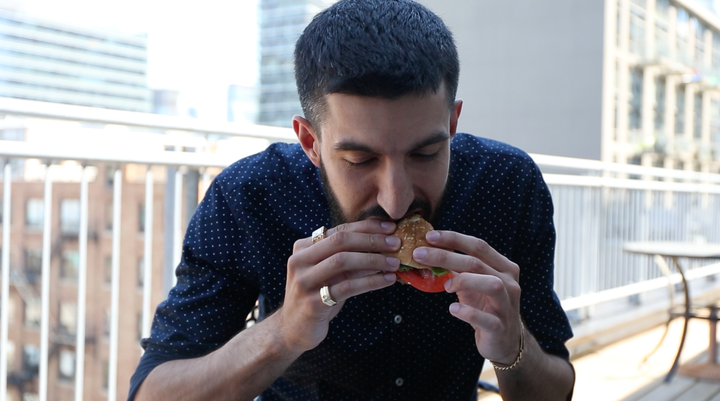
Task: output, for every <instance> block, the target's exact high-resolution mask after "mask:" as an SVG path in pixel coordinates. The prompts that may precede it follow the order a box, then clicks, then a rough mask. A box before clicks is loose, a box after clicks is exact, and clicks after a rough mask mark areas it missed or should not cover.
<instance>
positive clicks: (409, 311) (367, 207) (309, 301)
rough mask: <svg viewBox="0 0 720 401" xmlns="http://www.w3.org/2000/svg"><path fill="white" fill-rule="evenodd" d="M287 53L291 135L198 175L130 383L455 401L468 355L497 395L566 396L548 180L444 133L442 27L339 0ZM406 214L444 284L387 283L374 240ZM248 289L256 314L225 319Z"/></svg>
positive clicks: (452, 76) (522, 161)
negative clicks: (177, 254) (207, 180)
mask: <svg viewBox="0 0 720 401" xmlns="http://www.w3.org/2000/svg"><path fill="white" fill-rule="evenodd" d="M295 66H296V79H297V83H298V90H299V94H300V99H301V103H302V105H303V110H304V114H305V118H303V117H299V116H296V117H294V118H293V127H294V130H295V132H296V133H297V136H298V140H299V144H296V145H287V144H276V145H273V146H271V147H270V148H269V149H268V150H266V151H265V152H263V153H260V154H258V155H255V156H251V157H249V158H246V159H243V160H240V161H239V162H237V163H235V164H234V165H233V166H231V167H229V168H228V169H226V170H225V171H224V172H223V173H222V174H220V175H219V176H218V177H217V179H216V180H215V181H214V183H213V185H212V186H211V188H210V189H209V191H208V193H207V195H206V197H205V199H204V200H203V202H202V203H201V204H200V206H199V207H198V210H197V212H196V213H195V215H194V216H193V218H192V221H191V223H190V226H189V228H188V232H187V235H186V238H185V243H184V248H183V258H182V262H181V264H180V266H179V267H178V270H177V274H178V284H177V286H176V287H175V288H174V289H173V290H172V291H171V293H170V295H169V298H168V300H167V301H165V302H164V303H162V304H161V305H160V306H159V307H158V310H157V314H156V317H155V321H154V325H153V331H152V336H151V337H150V338H149V339H145V340H143V346H144V348H145V350H146V353H145V354H144V356H143V358H142V360H141V362H140V365H139V366H138V370H137V372H136V374H135V376H134V377H133V380H132V390H131V394H130V398H131V399H132V398H133V397H134V398H135V399H136V400H152V399H169V398H172V399H175V400H186V399H187V400H209V399H213V400H225V399H227V400H251V399H253V398H255V397H256V396H260V399H262V400H289V399H292V400H345V399H347V400H396V399H412V400H441V399H444V400H462V399H465V400H471V399H475V398H476V396H477V390H476V383H477V378H478V375H479V373H480V369H481V367H482V364H483V362H484V360H485V359H487V360H489V361H491V362H492V363H493V365H494V366H495V368H496V370H497V373H498V380H499V385H500V389H501V393H502V395H503V397H504V398H505V399H506V400H530V399H532V400H565V399H569V398H570V397H571V393H572V386H573V380H574V373H573V369H572V366H571V365H570V363H569V362H568V352H567V349H566V348H565V346H564V342H565V341H566V340H567V339H568V338H569V337H570V335H571V332H570V328H569V325H568V322H567V319H566V317H565V314H564V312H563V311H562V309H561V308H560V306H559V302H558V300H557V298H556V297H555V295H554V293H553V291H552V282H553V278H552V262H553V251H554V239H555V237H554V229H553V225H552V203H551V200H550V196H549V193H548V190H547V187H546V186H545V184H544V182H543V181H542V178H541V175H540V173H539V171H538V169H537V167H536V166H535V165H534V164H533V163H532V161H531V160H530V159H529V157H528V156H527V155H526V154H525V153H523V152H521V151H519V150H517V149H515V148H512V147H510V146H508V145H505V144H502V143H499V142H494V141H490V140H486V139H481V138H476V137H472V136H470V135H466V134H456V128H457V122H458V118H459V116H460V112H461V108H462V101H460V100H455V93H456V89H457V84H458V74H459V66H458V58H457V51H456V48H455V45H454V43H453V39H452V36H451V34H450V32H449V31H448V29H447V28H446V27H445V25H444V24H443V22H442V21H441V20H440V19H439V18H438V17H437V16H435V15H434V14H432V13H431V12H430V11H428V10H427V9H425V8H424V7H422V6H420V5H419V4H417V3H414V2H412V1H410V0H343V1H340V2H339V3H337V4H335V5H334V6H332V7H330V8H329V9H327V10H325V11H324V12H322V13H320V14H319V15H318V16H317V17H316V18H315V19H314V20H313V22H311V24H310V25H309V26H308V27H307V28H306V29H305V31H304V33H303V34H302V36H301V37H300V38H299V40H298V42H297V45H296V50H295ZM416 213H418V214H421V215H423V216H424V217H426V218H427V219H429V220H430V221H432V222H433V224H434V225H435V227H436V228H437V229H438V231H434V232H431V233H429V234H428V235H427V241H428V242H429V243H430V245H432V247H424V248H419V249H418V250H416V251H415V253H414V255H413V257H414V259H415V260H416V261H418V262H421V263H424V264H427V265H432V266H438V267H443V268H446V269H449V270H451V271H453V272H455V276H454V277H453V278H452V279H451V280H449V282H448V283H447V284H446V292H445V293H439V294H428V293H424V292H420V291H418V290H416V289H414V288H412V287H410V286H404V285H400V284H395V282H396V275H395V272H396V271H397V269H398V266H399V260H398V259H396V258H393V257H386V256H384V255H383V253H390V252H393V251H395V250H397V249H398V248H399V245H400V244H399V243H400V241H399V239H398V238H397V237H394V236H393V235H392V234H393V232H394V230H395V227H396V224H395V223H396V222H397V221H399V220H400V219H402V218H403V217H406V216H409V215H412V214H416ZM331 222H332V227H333V228H331V229H329V230H327V232H323V231H322V230H321V231H319V232H318V234H316V235H314V236H313V237H314V238H311V237H310V233H312V232H313V231H315V229H317V228H318V227H321V226H328V225H330V223H331ZM446 249H447V250H446ZM449 250H452V251H449ZM521 289H522V294H521ZM258 298H259V299H260V306H261V310H262V312H263V316H264V319H263V320H262V321H261V322H259V323H258V324H256V325H254V326H252V327H251V328H249V329H247V330H241V329H242V327H243V323H244V317H245V316H246V315H247V313H248V312H249V311H250V310H251V308H252V306H253V304H254V303H255V300H256V299H258Z"/></svg>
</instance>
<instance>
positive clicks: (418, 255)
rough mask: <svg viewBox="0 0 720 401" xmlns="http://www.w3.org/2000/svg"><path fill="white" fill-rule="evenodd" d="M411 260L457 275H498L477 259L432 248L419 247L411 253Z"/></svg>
mask: <svg viewBox="0 0 720 401" xmlns="http://www.w3.org/2000/svg"><path fill="white" fill-rule="evenodd" d="M413 259H414V260H415V261H416V262H418V263H422V264H424V265H427V266H435V267H442V268H445V269H448V270H452V271H454V272H458V273H476V274H491V275H498V274H499V273H498V271H497V270H495V269H494V268H493V267H490V266H488V264H487V263H485V262H483V261H482V260H480V259H479V258H476V257H474V256H472V255H463V254H460V253H455V252H450V251H447V250H445V249H440V248H434V247H420V248H417V249H415V250H414V251H413Z"/></svg>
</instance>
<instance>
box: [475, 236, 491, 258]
mask: <svg viewBox="0 0 720 401" xmlns="http://www.w3.org/2000/svg"><path fill="white" fill-rule="evenodd" d="M488 249H490V245H488V243H487V242H485V241H483V240H481V239H479V238H478V239H477V241H475V252H477V254H478V255H484V254H485V253H487V251H488Z"/></svg>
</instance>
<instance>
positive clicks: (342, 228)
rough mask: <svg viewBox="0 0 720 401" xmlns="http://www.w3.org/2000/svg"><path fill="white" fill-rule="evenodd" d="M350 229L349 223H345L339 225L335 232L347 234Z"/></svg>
mask: <svg viewBox="0 0 720 401" xmlns="http://www.w3.org/2000/svg"><path fill="white" fill-rule="evenodd" d="M348 229H349V227H348V223H343V224H340V225H337V226H335V227H334V228H333V230H335V233H336V234H337V233H342V232H346V231H348Z"/></svg>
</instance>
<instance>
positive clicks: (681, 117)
mask: <svg viewBox="0 0 720 401" xmlns="http://www.w3.org/2000/svg"><path fill="white" fill-rule="evenodd" d="M675 99H676V100H675V102H676V103H675V134H682V133H683V132H685V85H679V86H678V87H677V91H676V93H675Z"/></svg>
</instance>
